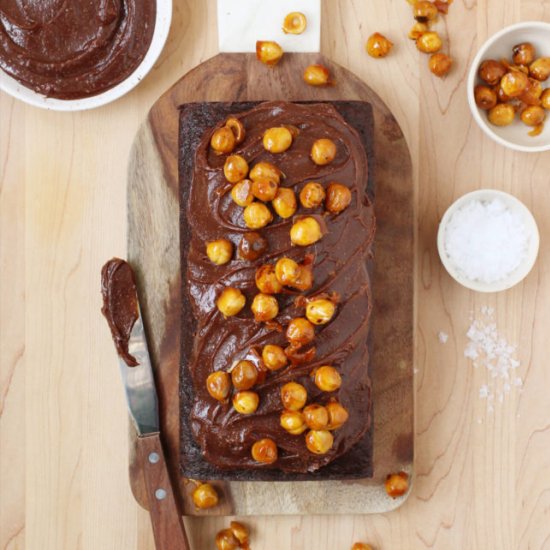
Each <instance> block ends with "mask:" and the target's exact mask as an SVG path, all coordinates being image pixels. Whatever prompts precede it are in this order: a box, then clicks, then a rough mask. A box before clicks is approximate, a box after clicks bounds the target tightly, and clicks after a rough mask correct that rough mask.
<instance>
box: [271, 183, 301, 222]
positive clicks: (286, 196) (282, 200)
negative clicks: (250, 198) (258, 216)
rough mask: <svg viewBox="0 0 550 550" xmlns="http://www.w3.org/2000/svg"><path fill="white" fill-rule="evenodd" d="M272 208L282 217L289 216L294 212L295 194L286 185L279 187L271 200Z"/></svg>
mask: <svg viewBox="0 0 550 550" xmlns="http://www.w3.org/2000/svg"><path fill="white" fill-rule="evenodd" d="M271 204H272V206H273V210H275V212H276V213H277V215H278V216H280V217H281V218H283V219H287V218H291V217H292V216H294V214H295V213H296V208H297V207H298V205H297V204H296V195H295V194H294V191H293V190H292V189H289V188H288V187H280V188H279V190H278V191H277V194H276V195H275V198H274V199H273V201H272V202H271Z"/></svg>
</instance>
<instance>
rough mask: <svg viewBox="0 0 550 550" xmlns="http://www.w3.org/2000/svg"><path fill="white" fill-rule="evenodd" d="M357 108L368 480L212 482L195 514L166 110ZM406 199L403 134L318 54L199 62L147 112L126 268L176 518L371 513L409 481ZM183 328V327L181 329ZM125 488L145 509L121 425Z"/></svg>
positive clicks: (409, 216)
mask: <svg viewBox="0 0 550 550" xmlns="http://www.w3.org/2000/svg"><path fill="white" fill-rule="evenodd" d="M311 63H321V64H323V65H325V66H327V67H329V69H330V71H331V74H332V75H333V78H334V80H335V82H336V85H335V86H332V87H327V88H312V87H309V86H307V85H306V84H305V83H304V82H303V81H302V79H301V75H302V72H303V70H304V68H305V67H306V66H307V65H309V64H311ZM261 100H287V101H312V100H313V101H316V100H319V101H331V100H361V101H366V102H369V103H371V104H372V106H373V109H374V119H375V187H376V200H375V211H376V217H377V225H378V230H377V235H376V239H375V254H376V259H375V273H374V282H373V285H374V291H373V292H374V298H375V307H374V323H373V328H372V330H373V342H374V351H373V356H372V357H371V364H370V373H371V377H372V381H373V400H374V477H373V478H371V479H361V480H353V481H297V482H215V485H216V486H217V488H218V489H219V492H220V494H221V495H222V499H221V502H220V505H218V506H216V507H215V508H213V509H211V510H208V511H198V510H196V509H195V507H194V506H193V503H192V500H191V498H190V495H191V492H192V490H193V488H194V484H193V483H192V482H190V481H188V480H185V479H182V478H181V476H180V475H179V414H180V412H179V411H180V408H179V397H178V383H179V368H180V366H179V358H180V352H179V349H180V348H179V335H180V331H181V330H182V320H181V319H180V303H181V302H180V292H181V291H180V276H181V274H180V261H179V258H180V252H179V204H178V123H179V116H178V106H180V105H181V104H183V103H187V102H201V101H261ZM414 210H415V208H414V191H413V179H412V168H411V159H410V155H409V151H408V148H407V144H406V142H405V139H404V137H403V133H402V132H401V129H400V128H399V125H398V124H397V122H396V120H395V118H394V117H393V115H392V114H391V113H390V111H389V110H388V108H387V107H386V106H385V105H384V103H383V102H382V101H381V99H380V98H379V97H378V96H377V95H376V94H375V93H374V92H373V91H372V90H371V89H370V88H369V87H368V86H367V85H366V84H365V83H363V82H362V81H360V80H359V79H358V78H357V77H356V76H354V75H353V74H352V73H350V72H349V71H347V70H346V69H344V68H342V67H340V66H338V65H335V64H334V63H332V62H331V61H329V60H328V59H326V58H324V57H323V56H322V55H320V54H303V53H300V54H285V56H284V58H283V60H282V61H281V63H280V64H279V65H278V66H277V67H276V68H268V67H265V66H264V65H262V64H261V63H259V62H258V61H257V60H256V59H255V56H254V55H253V54H220V55H217V56H216V57H213V58H212V59H210V60H208V61H206V62H205V63H203V64H201V65H200V66H198V67H197V68H195V69H194V70H192V71H191V72H189V73H188V74H186V75H185V76H184V77H183V78H182V79H181V80H179V81H178V82H177V83H176V84H175V85H174V86H173V87H172V88H170V89H169V90H168V91H167V92H166V93H165V94H164V95H163V96H162V97H161V98H160V99H159V100H158V101H157V102H156V103H155V104H154V105H153V107H152V109H151V111H150V112H149V115H148V118H147V120H146V121H145V122H144V124H143V125H142V126H141V128H140V130H139V131H138V133H137V136H136V139H135V142H134V145H133V148H132V152H131V155H130V162H129V168H128V260H129V261H130V262H131V264H132V265H133V266H134V268H135V269H136V272H137V277H138V283H139V287H140V294H141V300H142V303H143V311H144V314H145V318H146V321H147V323H146V324H147V329H148V337H149V349H150V351H151V354H152V356H153V363H154V366H155V376H156V382H157V389H158V393H159V401H160V415H161V426H162V436H163V439H164V442H165V447H166V454H167V459H168V463H169V468H170V470H171V472H172V475H173V477H174V479H177V480H178V486H179V496H180V498H181V504H182V506H183V510H184V513H185V514H186V515H233V514H234V515H247V514H269V515H272V514H322V513H331V514H335V513H374V512H386V511H389V510H391V509H393V508H396V507H397V506H398V505H399V504H401V503H402V502H403V501H404V499H405V498H406V496H405V497H402V498H399V499H396V500H392V499H390V498H389V497H388V496H387V495H386V493H385V490H384V480H385V478H386V475H387V474H388V473H391V472H396V471H399V470H404V471H406V472H408V473H409V474H412V462H413V448H414V445H413V433H414V432H413V424H414V408H413V357H414V255H413V254H414V249H413V245H414V242H413V241H414ZM184 328H185V326H183V329H184ZM130 439H131V456H130V481H131V486H132V490H133V493H134V495H135V497H136V499H137V501H138V502H139V503H140V504H141V505H142V506H144V507H145V508H146V507H147V497H146V491H145V485H144V481H143V478H142V475H141V472H140V471H139V468H138V467H137V463H136V457H135V433H133V428H131V433H130Z"/></svg>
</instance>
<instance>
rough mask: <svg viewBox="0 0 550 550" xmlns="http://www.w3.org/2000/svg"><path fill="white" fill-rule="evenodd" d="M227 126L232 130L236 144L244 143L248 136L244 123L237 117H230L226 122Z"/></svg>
mask: <svg viewBox="0 0 550 550" xmlns="http://www.w3.org/2000/svg"><path fill="white" fill-rule="evenodd" d="M225 125H226V126H227V127H228V128H230V129H231V131H232V132H233V135H234V136H235V143H237V144H238V143H242V142H243V141H244V138H245V136H246V132H245V129H244V125H243V123H242V122H241V121H240V120H239V119H238V118H236V117H229V118H228V119H227V120H226V121H225Z"/></svg>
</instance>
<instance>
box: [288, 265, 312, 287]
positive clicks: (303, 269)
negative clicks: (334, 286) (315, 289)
mask: <svg viewBox="0 0 550 550" xmlns="http://www.w3.org/2000/svg"><path fill="white" fill-rule="evenodd" d="M288 286H291V287H292V288H295V289H296V290H299V291H300V292H305V291H306V290H309V289H310V288H311V287H312V286H313V271H312V269H311V266H309V265H307V266H306V265H301V266H300V272H299V273H298V278H297V279H296V280H295V281H294V282H293V283H292V284H289V285H288Z"/></svg>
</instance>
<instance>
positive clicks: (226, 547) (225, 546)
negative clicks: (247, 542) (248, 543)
mask: <svg viewBox="0 0 550 550" xmlns="http://www.w3.org/2000/svg"><path fill="white" fill-rule="evenodd" d="M240 547H241V543H240V542H239V539H238V538H237V537H236V536H235V535H234V534H233V531H232V530H231V529H222V530H221V531H219V532H218V534H217V535H216V548H217V549H218V550H237V549H238V548H240Z"/></svg>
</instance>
